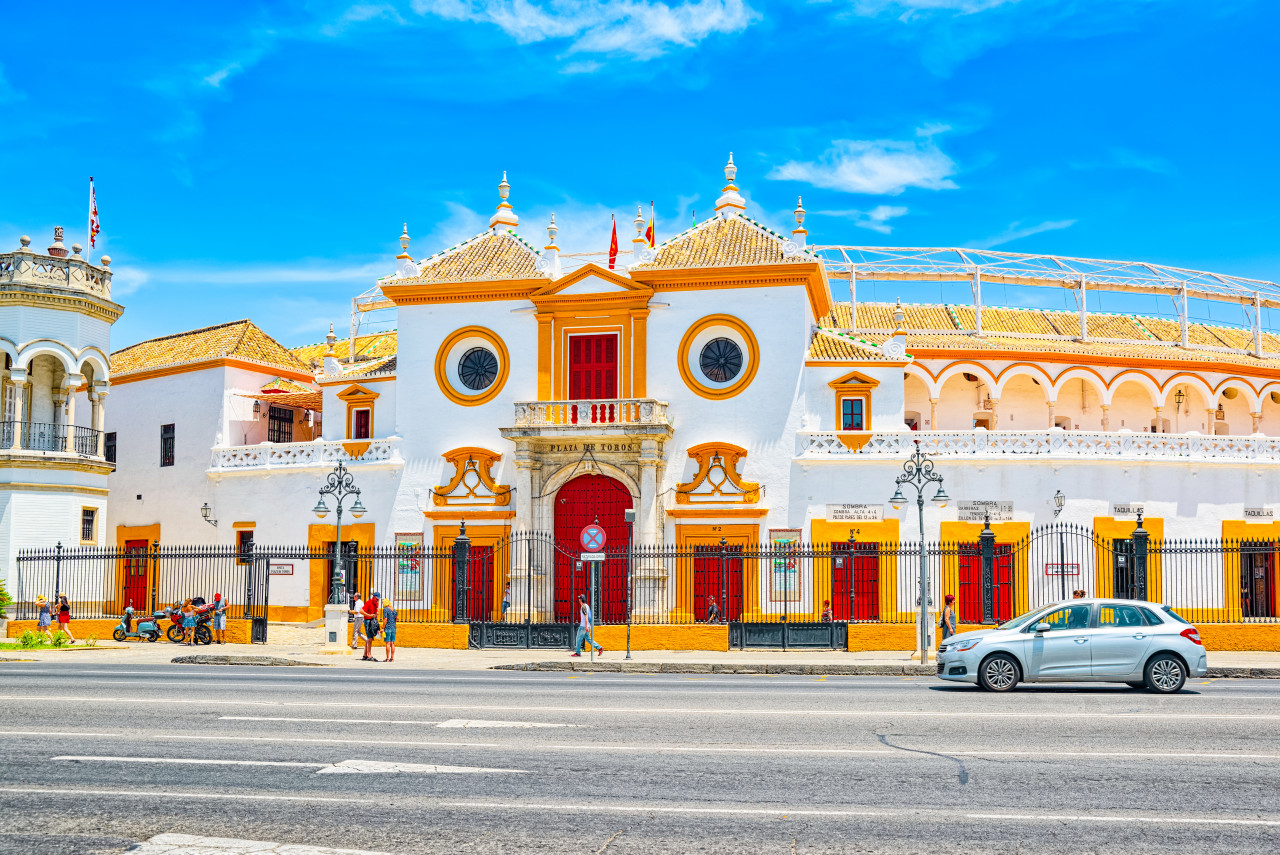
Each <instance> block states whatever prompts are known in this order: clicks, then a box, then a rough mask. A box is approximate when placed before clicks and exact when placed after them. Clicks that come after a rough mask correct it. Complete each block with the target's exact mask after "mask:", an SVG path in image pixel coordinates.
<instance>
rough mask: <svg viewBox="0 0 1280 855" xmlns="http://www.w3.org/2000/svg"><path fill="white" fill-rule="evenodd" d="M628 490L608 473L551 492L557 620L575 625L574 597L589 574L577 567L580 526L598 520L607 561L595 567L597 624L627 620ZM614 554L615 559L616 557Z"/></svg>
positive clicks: (581, 478) (582, 478)
mask: <svg viewBox="0 0 1280 855" xmlns="http://www.w3.org/2000/svg"><path fill="white" fill-rule="evenodd" d="M631 507H632V497H631V491H630V490H628V489H627V486H626V485H625V484H623V483H622V482H621V481H618V480H615V479H613V478H610V477H608V476H607V475H594V474H593V475H579V476H578V477H576V478H574V479H572V480H570V481H568V482H567V483H566V484H565V485H564V486H563V487H561V488H560V489H559V491H558V492H557V493H556V498H555V539H556V546H557V547H558V548H557V549H556V620H557V621H568V622H571V623H576V622H577V619H578V612H577V608H576V607H575V605H574V604H575V603H576V602H577V599H578V595H579V594H583V593H587V589H588V588H589V587H590V586H589V585H588V579H589V575H588V572H587V568H586V567H585V566H582V567H579V566H578V565H579V562H578V560H577V559H578V555H579V553H581V552H582V544H581V542H580V541H579V536H580V535H581V533H582V529H583V528H584V527H585V526H588V525H590V524H591V523H597V524H599V525H600V527H601V528H603V529H604V531H605V535H606V539H605V551H606V552H607V553H609V556H610V557H609V559H608V560H606V561H605V562H604V566H603V567H602V568H601V571H600V597H599V600H598V602H599V604H600V607H599V609H598V612H599V614H598V615H597V617H596V620H597V622H599V623H621V622H623V621H625V620H626V619H627V552H628V550H627V535H628V531H627V521H626V517H625V513H626V511H627V510H629V509H630V508H631ZM615 556H616V557H615Z"/></svg>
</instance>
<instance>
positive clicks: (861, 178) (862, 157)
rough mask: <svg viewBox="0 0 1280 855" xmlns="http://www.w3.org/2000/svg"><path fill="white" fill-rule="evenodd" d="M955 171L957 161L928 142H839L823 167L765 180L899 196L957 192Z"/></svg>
mask: <svg viewBox="0 0 1280 855" xmlns="http://www.w3.org/2000/svg"><path fill="white" fill-rule="evenodd" d="M922 130H924V129H922ZM955 171H956V165H955V163H954V162H953V161H952V160H951V158H949V157H947V156H946V155H945V154H943V153H942V150H941V149H939V148H938V147H937V145H935V144H934V142H933V140H932V139H930V138H929V137H928V136H924V137H922V140H921V141H919V142H914V141H897V140H835V141H834V142H833V143H832V144H831V148H829V149H828V150H827V151H826V153H825V154H823V155H822V157H821V158H820V159H819V160H818V161H816V162H815V161H795V160H793V161H789V162H787V163H784V164H782V165H781V166H775V167H774V168H773V169H772V170H770V172H769V174H768V175H767V176H765V177H766V178H771V179H773V180H775V181H779V180H780V181H803V182H804V183H806V184H812V185H813V186H814V187H823V188H826V189H829V190H843V191H844V192H846V193H866V194H870V195H876V196H881V195H885V196H896V195H898V194H899V193H901V192H902V191H903V190H906V189H907V188H908V187H920V188H922V189H925V190H954V189H955V187H956V184H955V182H954V181H952V180H951V179H950V178H949V177H948V176H950V175H952V174H953V173H954V172H955Z"/></svg>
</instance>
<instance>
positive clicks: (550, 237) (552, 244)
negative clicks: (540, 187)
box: [547, 211, 560, 249]
mask: <svg viewBox="0 0 1280 855" xmlns="http://www.w3.org/2000/svg"><path fill="white" fill-rule="evenodd" d="M559 233H560V229H559V228H557V227H556V212H555V211H552V212H551V222H550V223H548V224H547V249H559V247H558V246H556V235H558V234H559Z"/></svg>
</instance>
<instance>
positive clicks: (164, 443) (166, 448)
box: [160, 425, 173, 466]
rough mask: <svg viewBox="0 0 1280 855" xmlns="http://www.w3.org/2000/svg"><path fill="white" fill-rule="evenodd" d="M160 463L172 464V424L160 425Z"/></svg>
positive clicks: (164, 464)
mask: <svg viewBox="0 0 1280 855" xmlns="http://www.w3.org/2000/svg"><path fill="white" fill-rule="evenodd" d="M160 465H161V466H172V465H173V425H160Z"/></svg>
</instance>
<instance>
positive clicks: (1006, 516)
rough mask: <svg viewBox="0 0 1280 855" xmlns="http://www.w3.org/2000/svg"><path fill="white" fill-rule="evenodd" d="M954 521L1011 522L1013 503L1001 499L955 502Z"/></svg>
mask: <svg viewBox="0 0 1280 855" xmlns="http://www.w3.org/2000/svg"><path fill="white" fill-rule="evenodd" d="M956 519H957V520H959V521H960V522H984V521H985V520H988V519H990V520H991V522H1012V521H1013V502H1010V501H1005V500H1003V499H966V500H963V501H959V502H956Z"/></svg>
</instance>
